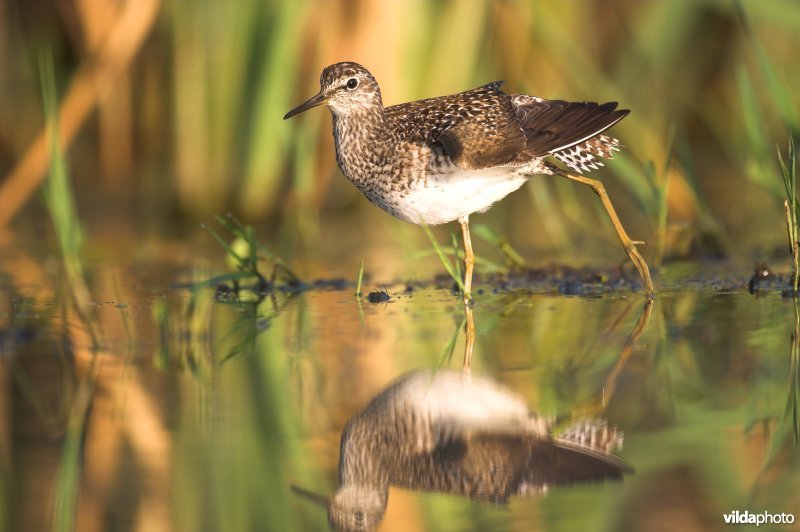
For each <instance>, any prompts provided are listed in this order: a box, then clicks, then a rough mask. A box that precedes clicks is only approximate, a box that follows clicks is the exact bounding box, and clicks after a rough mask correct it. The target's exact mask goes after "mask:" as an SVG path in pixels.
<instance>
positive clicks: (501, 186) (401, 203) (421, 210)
mask: <svg viewBox="0 0 800 532" xmlns="http://www.w3.org/2000/svg"><path fill="white" fill-rule="evenodd" d="M527 179H528V177H527V176H525V175H523V174H521V173H518V172H517V171H516V169H512V168H488V169H483V170H459V171H457V172H453V173H450V174H443V175H435V176H431V177H430V179H428V180H426V181H424V182H422V181H421V182H419V183H418V184H417V185H416V186H415V187H414V188H413V189H411V190H410V191H408V193H407V194H406V195H405V196H404V197H402V198H398V199H397V200H396V203H397V205H396V212H394V213H392V214H394V215H395V216H396V217H397V218H400V219H401V220H405V221H407V222H412V223H415V224H424V225H438V224H443V223H447V222H452V221H454V220H457V219H459V218H463V217H466V216H469V215H470V214H472V213H475V212H484V211H485V210H487V209H488V208H489V207H491V206H492V205H493V204H494V203H495V202H496V201H499V200H501V199H503V198H505V197H506V196H507V195H509V194H510V193H512V192H514V191H515V190H517V189H518V188H519V187H521V186H522V185H523V184H525V181H527Z"/></svg>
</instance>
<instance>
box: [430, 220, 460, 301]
mask: <svg viewBox="0 0 800 532" xmlns="http://www.w3.org/2000/svg"><path fill="white" fill-rule="evenodd" d="M422 229H423V230H424V231H425V234H426V235H428V240H430V241H431V244H432V245H433V249H434V250H435V251H436V254H437V255H438V256H439V260H440V261H442V265H443V266H444V269H445V270H447V273H448V274H450V277H452V278H453V280H454V281H455V282H456V284H458V288H459V289H461V292H462V293H464V281H463V280H462V279H461V277H460V276H458V275H456V272H455V270H454V269H453V265H452V264H450V261H449V260H447V257H446V256H445V254H444V251H442V248H441V247H440V246H439V243H438V242H437V241H436V238H435V237H434V236H433V232H432V231H431V230H430V228H429V227H428V226H427V225H423V226H422Z"/></svg>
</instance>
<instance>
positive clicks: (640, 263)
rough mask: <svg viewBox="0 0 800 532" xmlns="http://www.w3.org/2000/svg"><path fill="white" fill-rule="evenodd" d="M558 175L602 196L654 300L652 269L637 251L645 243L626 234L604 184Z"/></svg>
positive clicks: (576, 176) (577, 176) (609, 214)
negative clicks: (590, 188)
mask: <svg viewBox="0 0 800 532" xmlns="http://www.w3.org/2000/svg"><path fill="white" fill-rule="evenodd" d="M556 174H557V175H560V176H562V177H566V178H567V179H569V180H571V181H577V182H578V183H583V184H584V185H588V186H590V187H592V190H594V192H595V194H597V195H598V196H600V201H602V202H603V207H605V208H606V212H607V213H608V217H609V218H611V223H612V224H613V225H614V229H615V230H616V231H617V236H618V237H619V239H620V241H621V242H622V247H624V248H625V252H626V253H627V254H628V257H630V259H631V262H632V263H633V265H634V266H635V267H636V270H637V271H638V272H639V275H640V276H641V278H642V282H643V283H644V289H645V292H646V293H647V298H648V299H652V298H653V292H654V290H653V281H652V279H650V269H649V268H648V267H647V263H646V262H645V261H644V258H643V257H642V256H641V255H640V254H639V250H638V249H636V244H644V242H641V241H636V240H631V239H630V237H629V236H628V233H626V232H625V228H624V227H622V223H621V222H620V221H619V217H618V216H617V213H616V211H615V210H614V206H613V205H612V204H611V200H610V199H608V193H607V192H606V187H604V186H603V183H601V182H600V181H598V180H597V179H591V178H588V177H583V176H579V175H574V174H568V173H566V172H564V171H562V170H561V169H558V171H556Z"/></svg>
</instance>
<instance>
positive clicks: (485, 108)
mask: <svg viewBox="0 0 800 532" xmlns="http://www.w3.org/2000/svg"><path fill="white" fill-rule="evenodd" d="M501 86H502V82H500V81H496V82H494V83H489V84H487V85H483V86H481V87H478V88H476V89H472V90H469V91H466V92H462V93H459V94H454V95H451V96H442V97H439V98H429V99H426V100H419V101H414V102H408V103H403V104H400V105H393V106H390V107H384V105H383V100H382V98H381V91H380V87H379V86H378V82H377V81H376V80H375V78H374V77H373V76H372V74H370V73H369V71H368V70H367V69H365V68H364V67H363V66H361V65H359V64H357V63H350V62H345V63H336V64H335V65H331V66H329V67H327V68H325V69H324V70H323V71H322V75H321V76H320V92H319V94H317V95H316V96H314V97H313V98H311V99H310V100H308V101H306V102H305V103H303V104H301V105H299V106H298V107H296V108H294V109H292V110H291V111H289V112H288V113H287V114H286V116H285V117H284V118H290V117H292V116H294V115H296V114H298V113H301V112H303V111H305V110H307V109H309V108H311V107H314V106H317V105H327V106H328V108H329V109H330V111H331V113H332V115H333V136H334V140H335V145H336V161H337V163H338V165H339V168H340V169H341V170H342V173H344V175H345V176H346V177H347V178H348V179H349V180H350V181H351V182H352V183H353V184H354V185H355V186H356V187H357V188H358V189H359V190H360V191H361V192H362V193H363V194H364V195H365V196H366V197H367V198H368V199H369V200H370V201H371V202H373V203H374V204H375V205H377V206H378V207H380V208H382V209H383V210H385V211H386V212H388V213H389V214H391V215H392V216H394V217H396V218H399V219H401V220H404V221H407V222H412V223H415V224H420V225H438V224H443V223H447V222H451V221H454V220H458V221H459V223H460V224H461V228H462V234H463V235H464V244H465V249H464V253H465V275H464V288H465V289H464V297H465V300H468V299H469V291H470V288H471V279H472V263H473V255H472V248H471V244H469V216H470V215H471V214H473V213H476V212H484V211H486V210H487V209H488V208H490V207H491V206H492V205H493V204H494V203H495V202H497V201H499V200H501V199H502V198H504V197H505V196H507V195H508V194H510V193H511V192H514V191H515V190H517V189H518V188H519V187H521V186H522V185H524V184H525V182H527V181H528V179H530V178H531V177H532V176H534V175H537V174H558V175H562V176H564V177H567V178H568V179H572V180H573V181H578V182H581V183H583V184H586V185H589V186H591V187H592V188H593V189H594V190H595V192H596V193H597V194H598V195H599V196H600V197H601V200H602V201H603V205H604V206H605V207H606V210H607V211H608V213H609V216H610V217H611V220H612V223H613V224H614V228H615V230H616V231H617V234H618V235H619V237H620V240H621V241H622V244H623V247H624V248H625V251H626V253H628V256H629V257H630V258H631V261H632V262H633V264H634V266H635V267H636V268H637V270H638V271H639V274H640V275H641V277H642V280H643V281H644V284H645V288H646V290H647V293H648V296H651V295H652V293H653V287H652V281H651V280H650V273H649V270H648V268H647V264H646V263H645V261H644V259H643V258H642V257H641V255H639V252H638V251H637V250H636V242H634V241H632V240H631V239H630V238H629V237H628V236H627V234H625V232H624V229H623V228H622V225H621V224H620V223H619V220H618V219H617V216H616V213H614V212H613V207H612V206H611V204H610V201H608V200H607V198H605V190H604V189H603V188H602V184H601V183H599V182H597V181H594V180H590V179H586V178H582V177H580V176H575V175H571V173H570V172H575V173H581V172H585V171H589V170H593V169H595V168H597V167H598V166H602V162H601V159H605V158H610V157H611V156H612V154H613V152H614V151H616V150H618V149H619V142H618V141H617V140H616V139H614V138H612V137H609V136H607V135H604V134H603V132H604V131H605V130H607V129H608V128H610V127H611V126H612V125H614V124H615V123H617V122H618V121H619V120H621V119H622V118H623V117H625V116H626V115H627V114H628V111H627V110H621V109H617V104H616V103H614V102H611V103H604V104H597V103H593V102H566V101H562V100H545V99H542V98H538V97H535V96H527V95H524V94H507V93H505V92H503V91H502V90H501Z"/></svg>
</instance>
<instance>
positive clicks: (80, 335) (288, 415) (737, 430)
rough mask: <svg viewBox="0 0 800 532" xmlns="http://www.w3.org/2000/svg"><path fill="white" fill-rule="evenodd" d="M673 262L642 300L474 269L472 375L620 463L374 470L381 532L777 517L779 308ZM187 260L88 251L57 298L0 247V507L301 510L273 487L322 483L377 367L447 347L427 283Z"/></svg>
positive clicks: (790, 498) (452, 341)
mask: <svg viewBox="0 0 800 532" xmlns="http://www.w3.org/2000/svg"><path fill="white" fill-rule="evenodd" d="M212 269H213V268H212ZM673 271H675V272H678V274H677V275H676V276H673V277H675V278H674V279H672V280H670V282H669V283H665V284H666V289H662V290H661V291H660V292H659V294H658V297H657V298H656V300H655V302H654V304H653V306H652V308H651V309H646V307H645V305H644V298H643V296H642V295H641V294H640V293H634V292H630V291H626V290H621V291H614V292H612V293H608V294H600V295H595V296H566V295H562V294H559V293H558V291H557V290H555V291H553V292H551V293H544V294H543V293H532V292H531V291H530V290H524V289H517V290H507V291H499V293H493V292H494V290H492V289H491V288H492V287H487V286H484V288H485V290H484V293H483V294H482V295H479V296H478V297H477V301H476V304H475V306H474V320H475V325H476V330H477V340H476V344H475V350H474V353H473V358H472V366H471V371H472V374H473V375H479V376H481V377H485V378H488V379H491V380H492V381H494V382H495V383H497V384H498V385H499V386H502V387H504V388H505V389H508V390H510V391H511V392H513V393H515V394H517V395H518V396H520V397H521V398H522V399H523V400H524V401H525V403H526V404H527V405H528V407H529V408H530V409H531V410H533V411H535V412H538V413H540V414H542V415H544V416H553V417H557V418H558V419H563V420H574V419H581V418H586V417H602V418H605V419H607V420H608V422H609V424H610V425H613V426H615V427H617V428H619V429H620V430H622V431H624V445H623V447H622V449H621V451H618V454H619V456H620V457H621V458H622V459H624V460H625V461H626V462H627V463H629V464H630V465H631V466H632V467H633V468H634V469H635V473H634V474H632V475H627V476H625V478H624V479H623V480H622V481H619V482H608V483H601V484H592V485H581V486H567V487H555V488H552V489H550V490H549V491H548V492H547V493H546V495H544V496H540V497H527V498H520V497H513V498H512V499H511V501H510V504H509V505H508V506H502V505H493V504H490V503H476V502H472V501H469V500H467V499H465V498H462V497H458V496H452V495H443V494H437V493H427V492H421V491H409V490H401V489H394V488H392V490H391V491H390V497H389V502H388V507H387V510H386V515H385V518H384V521H383V525H382V528H381V529H382V530H531V529H543V530H643V529H651V528H657V527H659V526H663V527H664V529H676V530H677V529H681V530H716V529H720V530H721V529H725V528H726V525H725V524H724V520H723V514H725V513H729V512H731V511H733V510H740V511H744V510H749V511H750V512H764V511H768V512H771V513H780V512H794V514H795V515H797V514H800V471H798V469H799V466H798V464H800V461H798V458H797V456H796V454H795V450H794V438H795V435H796V431H797V428H796V423H797V420H798V414H797V411H798V406H800V405H799V402H800V401H799V400H798V389H797V382H798V364H797V351H796V347H795V343H794V342H795V341H796V339H797V338H798V313H797V306H796V305H795V304H794V303H793V302H792V301H791V300H787V299H784V298H782V297H781V296H780V294H779V293H777V292H767V293H763V294H761V295H759V296H754V295H751V294H750V293H748V292H747V291H746V290H744V289H742V288H740V287H736V286H732V284H731V283H722V284H719V285H714V284H709V283H699V282H695V281H693V280H692V279H693V277H691V275H689V274H688V273H685V272H683V271H682V270H681V269H680V268H674V269H673ZM209 276H210V272H209V271H208V270H200V269H198V270H197V271H195V272H192V268H187V267H186V266H184V265H179V266H178V267H175V266H172V265H169V264H162V263H152V262H151V263H147V262H144V263H139V264H137V265H136V267H131V266H127V267H119V266H115V265H110V264H107V263H105V262H103V259H100V260H98V261H96V263H89V264H88V266H87V268H86V272H85V279H86V285H85V288H86V293H87V294H88V304H83V305H81V304H78V305H76V304H75V303H74V301H75V297H74V292H75V289H74V286H73V285H71V284H70V282H68V281H67V280H66V279H65V277H64V274H63V272H62V271H61V269H60V267H59V264H58V261H53V262H52V263H47V262H45V263H42V264H40V263H38V262H37V261H33V260H30V259H27V258H25V257H24V256H23V255H21V254H19V255H14V257H13V260H8V261H5V262H4V264H3V266H2V270H0V349H2V359H0V379H1V380H2V383H3V384H2V387H0V389H1V390H2V392H0V405H2V406H1V407H0V425H2V430H0V434H2V439H1V440H0V464H2V467H1V468H0V471H1V472H2V478H3V483H2V490H0V508H2V511H0V515H2V516H3V519H4V528H7V529H14V530H47V529H52V528H59V529H75V530H82V531H83V530H131V529H138V530H324V529H326V527H327V524H326V514H325V510H324V509H323V508H321V507H320V506H318V505H315V504H313V503H311V502H309V501H307V500H305V499H304V498H302V497H299V496H297V495H296V494H294V493H293V492H292V489H291V488H292V486H293V485H294V486H300V487H302V488H305V489H308V490H312V491H315V492H318V493H322V494H325V495H328V496H329V495H332V494H333V493H334V491H335V490H336V487H337V464H338V460H339V438H340V435H341V432H342V429H343V428H344V426H345V424H346V422H347V420H348V419H349V418H351V417H352V416H353V415H354V414H356V413H357V412H358V411H359V410H360V409H362V408H363V407H364V406H365V405H366V404H367V403H368V402H369V401H370V399H371V398H373V397H374V396H375V395H376V394H378V393H379V392H381V391H382V390H384V389H385V388H386V387H387V386H389V385H390V384H391V383H392V382H393V381H395V380H396V379H397V378H398V377H400V376H401V375H404V374H406V373H408V372H410V371H416V370H420V369H437V368H449V369H456V370H458V369H460V368H461V366H462V357H463V345H464V338H463V330H462V327H463V320H464V309H463V306H462V305H461V303H460V300H459V298H458V297H457V296H454V295H453V294H452V293H450V291H449V290H446V289H436V288H419V289H415V290H413V291H406V290H405V285H402V284H401V285H397V286H391V285H390V286H387V287H386V288H387V291H388V292H389V294H390V295H391V299H390V300H389V301H388V302H385V303H379V304H370V303H368V302H367V301H366V300H365V299H363V298H362V299H361V300H360V301H359V300H358V299H357V298H356V297H355V296H354V295H353V288H352V287H351V286H346V287H343V288H341V289H332V288H324V289H314V290H309V291H306V292H304V293H300V294H296V295H289V294H286V293H274V294H270V295H268V296H267V297H265V298H264V299H263V300H260V301H259V300H257V299H256V298H250V299H251V301H245V302H242V301H230V302H221V301H217V300H215V296H214V289H213V288H204V289H198V290H190V289H188V288H186V287H184V286H178V285H179V284H180V283H186V282H192V281H198V280H202V279H204V278H207V277H209ZM742 276H743V277H746V276H747V272H745V273H743V274H742ZM740 284H741V286H744V285H745V284H746V279H743V280H742V282H741V283H740ZM368 288H373V287H371V286H370V287H368ZM662 288H663V287H662ZM78 299H79V298H78ZM79 310H80V311H79ZM645 310H649V311H650V312H649V315H645ZM797 516H798V517H800V515H797ZM73 527H74V528H73Z"/></svg>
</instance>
